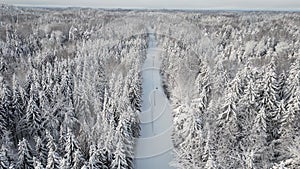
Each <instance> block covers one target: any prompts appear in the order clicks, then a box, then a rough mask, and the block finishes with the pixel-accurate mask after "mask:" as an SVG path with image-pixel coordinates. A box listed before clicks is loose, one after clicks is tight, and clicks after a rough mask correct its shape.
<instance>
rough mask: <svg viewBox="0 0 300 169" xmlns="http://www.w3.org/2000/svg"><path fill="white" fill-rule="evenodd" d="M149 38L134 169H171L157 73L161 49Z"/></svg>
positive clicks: (168, 127) (168, 120) (167, 111)
mask: <svg viewBox="0 0 300 169" xmlns="http://www.w3.org/2000/svg"><path fill="white" fill-rule="evenodd" d="M149 38H150V39H149V48H148V50H147V58H146V60H145V63H144V65H143V67H142V77H143V83H142V87H143V96H142V98H143V104H142V112H141V114H140V120H141V136H140V138H138V139H137V143H136V147H135V168H136V169H171V168H172V167H170V166H169V162H170V161H171V160H172V158H173V157H172V149H173V144H172V140H171V134H172V124H173V123H172V114H171V107H170V104H169V102H168V99H167V98H166V96H165V94H164V92H163V88H162V83H161V76H160V73H159V68H160V64H161V62H160V53H161V50H160V49H159V48H157V45H156V40H155V36H154V34H150V37H149Z"/></svg>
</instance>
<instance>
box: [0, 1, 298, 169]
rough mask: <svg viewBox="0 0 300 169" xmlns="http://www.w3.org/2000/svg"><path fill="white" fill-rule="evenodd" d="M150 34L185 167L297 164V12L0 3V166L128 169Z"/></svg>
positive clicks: (179, 163) (255, 168)
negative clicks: (137, 8) (69, 6)
mask: <svg viewBox="0 0 300 169" xmlns="http://www.w3.org/2000/svg"><path fill="white" fill-rule="evenodd" d="M149 27H151V28H153V30H154V34H155V38H156V40H157V41H158V47H159V48H160V49H162V52H161V56H160V57H161V60H162V65H161V69H160V73H161V75H162V77H163V87H164V91H165V94H166V95H167V96H168V99H169V101H170V103H171V105H172V109H173V111H172V115H173V118H174V119H173V127H174V129H173V134H172V141H173V144H174V149H173V154H174V159H173V161H172V162H171V163H170V165H171V166H173V167H175V168H182V169H189V168H191V169H197V168H199V169H200V168H206V169H215V168H218V169H222V168H224V169H229V168H234V169H235V168H241V169H261V168H263V169H270V168H272V169H279V168H280V169H283V168H289V169H290V168H291V169H297V168H300V13H299V12H261V11H260V12H259V11H256V12H250V11H248V12H242V11H168V10H166V11H165V10H105V9H88V8H25V7H23V8H22V7H14V6H7V5H2V6H1V7H0V136H1V137H0V169H6V168H17V169H32V168H34V169H44V168H46V169H69V168H74V169H98V168H99V169H106V168H107V169H110V168H113V169H115V168H118V169H131V168H134V147H135V143H136V139H137V138H138V137H139V133H140V121H139V112H140V111H141V105H142V102H143V100H142V90H143V88H142V85H141V83H142V81H143V79H142V77H141V71H142V70H141V67H142V64H143V63H144V61H145V58H146V49H147V48H148V46H149V31H148V28H149Z"/></svg>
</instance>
